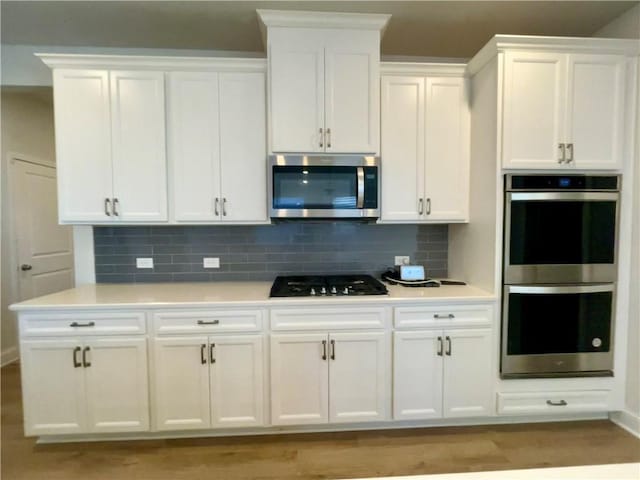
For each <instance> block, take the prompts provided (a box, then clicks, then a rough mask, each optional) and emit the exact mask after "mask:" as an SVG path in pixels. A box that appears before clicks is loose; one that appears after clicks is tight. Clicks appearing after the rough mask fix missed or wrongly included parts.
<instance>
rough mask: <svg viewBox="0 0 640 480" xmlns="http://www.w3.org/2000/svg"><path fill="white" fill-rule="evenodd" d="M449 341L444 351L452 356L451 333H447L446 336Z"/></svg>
mask: <svg viewBox="0 0 640 480" xmlns="http://www.w3.org/2000/svg"><path fill="white" fill-rule="evenodd" d="M444 338H445V339H446V341H447V351H446V352H444V353H445V355H447V356H449V357H450V356H451V337H450V336H449V335H447V336H446V337H444Z"/></svg>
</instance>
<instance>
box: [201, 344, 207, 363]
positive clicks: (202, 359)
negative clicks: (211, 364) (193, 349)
mask: <svg viewBox="0 0 640 480" xmlns="http://www.w3.org/2000/svg"><path fill="white" fill-rule="evenodd" d="M206 351H207V344H206V343H203V344H202V345H200V363H201V364H202V365H204V364H205V363H207V357H206V354H205V352H206Z"/></svg>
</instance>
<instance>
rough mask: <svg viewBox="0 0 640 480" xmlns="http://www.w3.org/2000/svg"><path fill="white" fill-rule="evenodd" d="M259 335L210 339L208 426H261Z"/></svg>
mask: <svg viewBox="0 0 640 480" xmlns="http://www.w3.org/2000/svg"><path fill="white" fill-rule="evenodd" d="M262 343H263V337H262V335H220V336H215V337H209V358H210V362H211V367H210V369H209V370H210V375H211V379H210V384H211V425H212V426H213V427H222V428H224V427H245V426H246V427H249V426H259V425H263V424H264V411H263V410H264V402H263V398H264V375H263V365H264V358H263V349H262Z"/></svg>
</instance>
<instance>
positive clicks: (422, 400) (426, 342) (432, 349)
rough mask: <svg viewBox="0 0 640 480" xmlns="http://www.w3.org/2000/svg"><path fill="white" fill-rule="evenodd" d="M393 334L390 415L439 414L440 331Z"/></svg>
mask: <svg viewBox="0 0 640 480" xmlns="http://www.w3.org/2000/svg"><path fill="white" fill-rule="evenodd" d="M393 338H394V344H393V418H394V419H396V420H405V419H406V420H411V419H424V418H440V417H441V416H442V360H443V356H442V349H443V348H444V347H443V343H442V342H443V340H442V332H441V331H431V330H424V331H416V332H395V333H394V334H393ZM438 352H440V354H438Z"/></svg>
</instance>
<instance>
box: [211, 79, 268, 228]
mask: <svg viewBox="0 0 640 480" xmlns="http://www.w3.org/2000/svg"><path fill="white" fill-rule="evenodd" d="M265 110H266V99H265V75H264V74H263V73H221V74H220V158H221V162H222V167H221V170H222V173H221V175H222V195H221V197H223V198H222V202H223V204H222V205H221V213H222V217H221V218H222V220H225V221H229V222H265V221H266V220H267V166H266V165H267V144H266V142H267V127H266V112H265Z"/></svg>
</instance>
